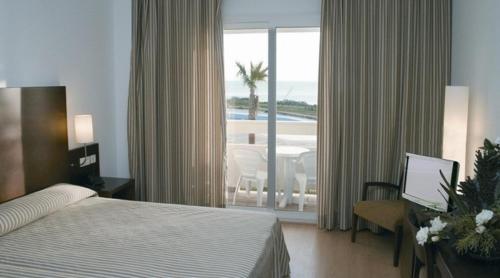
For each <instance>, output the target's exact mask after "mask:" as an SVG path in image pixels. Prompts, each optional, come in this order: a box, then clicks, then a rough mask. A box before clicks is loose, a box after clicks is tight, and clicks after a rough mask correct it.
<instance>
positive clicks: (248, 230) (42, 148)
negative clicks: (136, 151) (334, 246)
mask: <svg viewBox="0 0 500 278" xmlns="http://www.w3.org/2000/svg"><path fill="white" fill-rule="evenodd" d="M6 94H14V95H15V94H21V97H20V101H19V106H20V109H17V110H16V111H22V113H24V114H23V115H22V116H21V115H19V116H15V115H14V116H12V117H11V120H10V121H9V122H7V124H5V123H4V124H3V125H4V126H3V128H4V129H6V127H7V129H8V130H9V131H12V130H16V128H15V127H16V125H18V126H19V128H18V129H19V130H20V131H22V132H19V134H22V136H20V137H18V138H17V139H16V136H10V137H8V138H7V139H5V137H4V138H2V137H1V135H2V134H4V133H3V132H4V131H2V123H1V122H0V147H2V146H4V147H5V146H10V147H9V148H11V149H13V147H12V146H14V147H15V148H17V149H18V150H19V151H16V152H10V153H9V155H3V156H2V155H1V154H0V165H6V164H2V163H5V162H8V163H10V164H9V165H11V166H9V167H10V168H8V169H9V171H6V169H7V168H3V169H2V168H1V167H0V171H4V172H3V173H0V174H2V175H0V277H276V278H278V277H288V276H289V273H290V270H289V256H288V251H287V249H286V246H285V242H284V239H283V233H282V231H281V225H280V223H279V221H278V219H277V217H276V216H275V215H274V214H270V213H265V212H250V211H242V210H231V209H218V208H206V207H193V206H184V205H173V204H159V203H147V202H137V201H126V200H116V199H107V198H100V197H98V196H97V194H96V193H95V192H94V191H93V190H91V189H88V188H84V187H80V186H75V185H70V184H67V183H65V182H66V181H67V174H66V173H64V172H65V168H64V166H62V165H63V164H64V163H67V161H66V158H65V157H64V153H65V152H66V153H67V131H66V123H65V120H66V118H65V117H66V111H65V109H66V108H65V93H64V87H53V88H49V89H46V88H31V89H27V90H24V92H23V89H19V90H12V89H8V90H7V89H0V100H2V98H3V100H4V103H5V99H7V100H9V98H10V99H16V97H11V96H9V97H8V98H6V97H5V96H6ZM31 96H33V97H34V98H38V99H40V98H41V99H45V98H47V97H48V98H51V99H52V100H51V101H46V102H43V101H41V102H40V101H38V102H36V105H37V107H38V108H37V109H39V110H40V109H41V108H40V107H42V108H43V107H45V106H46V107H49V106H50V107H49V108H50V109H49V110H50V111H48V112H47V111H45V114H40V113H36V115H35V116H36V117H34V118H36V120H37V121H40V124H42V123H43V125H44V127H43V128H42V127H38V128H37V125H36V124H35V125H34V124H33V123H27V122H26V121H27V119H29V118H30V117H28V116H26V115H25V113H27V112H26V111H31V110H30V109H28V108H29V107H27V106H26V103H30V101H27V100H26V98H31ZM54 98H55V99H56V100H57V101H54ZM63 100H64V101H63ZM44 103H45V104H44ZM54 103H58V104H57V105H54ZM0 104H1V102H0ZM14 112H15V111H14ZM63 112H64V113H63ZM47 113H48V115H49V116H48V117H47V116H46V115H47ZM54 115H55V116H54ZM61 117H62V118H64V121H63V120H62V118H61ZM16 119H18V120H19V122H16ZM21 119H22V120H21ZM51 121H53V122H54V123H58V124H59V125H63V127H64V128H47V125H51ZM28 127H29V128H28ZM33 130H34V131H33ZM61 131H63V132H62V134H63V135H64V133H65V135H66V136H61ZM30 132H35V133H37V134H36V136H37V138H38V139H37V140H40V139H39V138H43V140H42V142H43V144H41V143H40V144H39V145H38V147H37V148H38V149H37V148H35V149H33V148H34V146H35V147H36V143H33V142H31V143H30V146H29V147H28V146H26V145H27V144H26V141H30V140H28V139H29V137H30ZM39 133H44V134H39ZM15 134H16V133H15V132H14V135H15ZM11 135H12V134H11ZM9 140H10V141H9ZM28 148H30V149H28ZM47 148H49V149H48V150H47ZM6 149H7V148H6ZM34 153H35V154H36V155H33V154H34ZM12 161H17V162H16V163H12ZM47 161H51V162H49V163H47ZM12 165H13V166H12ZM30 165H31V166H30ZM21 167H22V168H21ZM54 184H55V185H54Z"/></svg>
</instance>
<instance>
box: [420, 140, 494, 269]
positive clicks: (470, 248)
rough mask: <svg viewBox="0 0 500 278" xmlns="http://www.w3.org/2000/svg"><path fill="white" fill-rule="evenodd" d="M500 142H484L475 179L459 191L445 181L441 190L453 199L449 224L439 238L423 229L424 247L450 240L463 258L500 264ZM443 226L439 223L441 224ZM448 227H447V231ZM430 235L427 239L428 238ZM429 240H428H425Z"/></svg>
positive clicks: (429, 228)
mask: <svg viewBox="0 0 500 278" xmlns="http://www.w3.org/2000/svg"><path fill="white" fill-rule="evenodd" d="M499 144H500V142H499V141H498V140H497V142H495V143H492V142H491V141H489V140H488V139H485V140H484V146H483V147H481V148H480V149H479V150H478V151H477V152H476V162H475V170H474V172H475V177H474V178H473V179H472V178H470V177H467V179H466V180H465V181H463V182H461V183H460V184H459V185H458V186H457V188H456V189H454V188H452V187H451V186H450V184H449V182H448V181H447V180H446V178H445V177H444V175H443V174H442V173H441V176H442V177H443V180H444V184H441V187H442V189H443V191H444V192H446V193H447V194H448V196H449V197H450V198H449V200H450V206H451V207H452V210H451V211H450V212H449V213H445V214H442V215H441V217H442V218H443V219H444V221H445V222H441V220H440V218H438V220H439V222H441V223H444V224H441V225H437V224H436V225H437V226H439V227H442V229H441V230H439V233H440V234H439V235H438V237H436V238H434V239H435V240H432V238H433V237H432V236H433V235H434V234H433V233H432V232H431V229H432V227H433V226H435V225H434V224H432V222H433V221H436V219H434V220H433V221H432V220H431V227H422V228H421V229H420V231H419V233H420V235H417V239H419V238H420V240H419V242H422V244H425V243H431V242H435V241H439V240H441V239H442V238H448V239H450V243H451V244H452V245H453V247H454V249H455V250H456V251H457V253H458V254H460V255H467V256H469V257H472V258H476V259H480V260H485V261H498V260H500V196H499V195H500V145H499ZM438 224H439V223H438ZM444 227H447V228H446V229H445V228H444ZM425 235H427V237H425ZM424 239H425V240H424Z"/></svg>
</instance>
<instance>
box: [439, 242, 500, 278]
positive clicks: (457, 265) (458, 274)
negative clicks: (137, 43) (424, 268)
mask: <svg viewBox="0 0 500 278" xmlns="http://www.w3.org/2000/svg"><path fill="white" fill-rule="evenodd" d="M436 266H437V268H438V269H439V272H440V273H441V277H442V278H470V277H474V278H490V277H495V278H496V277H500V264H499V263H497V264H488V263H484V262H480V261H477V260H473V259H470V258H467V257H462V256H458V255H457V254H456V253H455V252H454V250H452V247H451V246H450V245H449V244H445V242H443V243H440V244H439V245H438V248H437V252H436Z"/></svg>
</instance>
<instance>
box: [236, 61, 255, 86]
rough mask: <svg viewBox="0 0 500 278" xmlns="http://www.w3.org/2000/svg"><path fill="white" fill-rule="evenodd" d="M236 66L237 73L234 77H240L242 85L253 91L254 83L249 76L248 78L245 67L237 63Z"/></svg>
mask: <svg viewBox="0 0 500 278" xmlns="http://www.w3.org/2000/svg"><path fill="white" fill-rule="evenodd" d="M236 66H237V67H238V72H237V73H236V75H237V76H239V77H241V80H242V81H243V83H244V84H245V85H246V86H248V87H249V88H250V89H255V88H256V86H255V81H253V80H252V78H251V76H248V73H247V70H246V68H245V66H244V65H242V64H241V63H239V62H236Z"/></svg>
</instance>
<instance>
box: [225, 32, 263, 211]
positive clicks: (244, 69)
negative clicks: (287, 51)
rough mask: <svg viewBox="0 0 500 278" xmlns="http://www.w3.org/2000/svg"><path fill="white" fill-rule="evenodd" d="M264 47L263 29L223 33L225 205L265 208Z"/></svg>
mask: <svg viewBox="0 0 500 278" xmlns="http://www.w3.org/2000/svg"><path fill="white" fill-rule="evenodd" d="M267 49H268V33H267V30H244V31H226V32H225V34H224V70H225V79H226V101H227V103H226V104H227V115H226V116H227V117H226V118H227V154H228V164H227V166H228V169H227V170H228V183H227V188H226V192H227V194H226V196H227V204H229V205H232V204H234V205H237V206H263V207H266V206H267V158H266V156H267V97H268V93H267V92H268V90H267V67H268V51H267ZM238 64H239V65H241V68H240V67H239V66H238ZM251 65H253V74H252V66H251ZM259 65H260V66H259Z"/></svg>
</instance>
